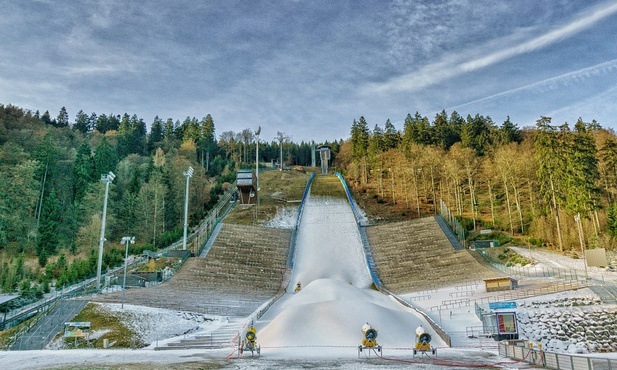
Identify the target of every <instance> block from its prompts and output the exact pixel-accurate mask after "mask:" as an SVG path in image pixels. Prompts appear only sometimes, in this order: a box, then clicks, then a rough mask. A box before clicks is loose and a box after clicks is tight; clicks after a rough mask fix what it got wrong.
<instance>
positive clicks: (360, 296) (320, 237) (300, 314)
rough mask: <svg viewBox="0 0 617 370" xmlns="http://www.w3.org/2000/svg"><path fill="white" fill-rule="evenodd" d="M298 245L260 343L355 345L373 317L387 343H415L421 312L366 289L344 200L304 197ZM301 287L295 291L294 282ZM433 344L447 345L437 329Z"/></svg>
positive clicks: (265, 319)
mask: <svg viewBox="0 0 617 370" xmlns="http://www.w3.org/2000/svg"><path fill="white" fill-rule="evenodd" d="M306 202H307V203H306V204H305V209H304V213H303V216H302V220H301V227H300V232H299V234H298V240H297V244H296V256H295V265H294V269H293V272H292V278H291V281H290V286H289V287H288V289H287V291H288V293H287V294H286V295H285V296H283V298H281V299H280V300H279V301H278V302H277V303H275V304H274V305H273V306H272V308H270V309H269V310H268V312H267V313H266V314H265V315H264V316H263V317H262V318H261V319H260V320H259V321H258V322H257V323H255V324H256V327H257V329H258V333H259V335H258V337H259V342H260V343H261V346H262V347H264V348H269V349H268V353H271V354H272V351H274V352H276V350H275V349H276V348H277V347H279V348H280V347H282V346H354V347H355V346H357V345H359V344H360V342H361V340H362V333H361V327H362V325H363V324H364V323H366V322H369V323H370V324H371V325H372V326H373V327H375V328H376V329H377V330H378V333H379V337H378V339H377V341H378V343H379V344H380V345H382V346H384V347H407V348H409V347H411V346H412V345H413V343H414V340H415V337H414V332H415V329H416V327H418V325H424V326H425V328H427V329H428V328H429V327H428V325H427V324H426V323H425V322H424V321H423V319H422V318H421V317H420V316H417V315H416V314H414V313H412V311H411V310H409V309H407V308H406V307H404V306H401V305H400V304H398V303H396V302H395V301H393V300H392V299H390V298H389V297H387V296H385V295H383V294H381V293H379V292H376V291H374V290H370V289H368V287H369V286H370V284H371V282H372V281H371V278H370V274H369V271H368V268H367V266H366V262H365V257H364V253H363V250H362V242H361V239H360V235H359V233H358V229H357V226H356V221H355V218H354V215H353V212H352V210H351V207H350V206H349V203H347V202H346V201H344V200H341V199H335V198H326V197H311V196H309V197H308V198H307V200H306ZM298 281H299V282H301V283H302V290H301V291H300V292H298V293H290V292H293V290H294V287H295V284H296V282H298ZM433 338H434V339H433V344H434V345H437V346H441V345H443V343H442V342H441V340H440V339H439V337H438V336H437V335H435V334H434V333H433Z"/></svg>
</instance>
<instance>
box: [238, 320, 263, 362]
mask: <svg viewBox="0 0 617 370" xmlns="http://www.w3.org/2000/svg"><path fill="white" fill-rule="evenodd" d="M244 351H251V356H254V355H255V353H257V356H259V355H260V352H261V349H260V348H259V344H257V329H255V327H254V326H253V325H251V326H250V327H249V328H248V329H247V330H246V334H245V335H244V339H242V341H240V345H239V346H238V353H239V354H240V355H242V354H243V353H244Z"/></svg>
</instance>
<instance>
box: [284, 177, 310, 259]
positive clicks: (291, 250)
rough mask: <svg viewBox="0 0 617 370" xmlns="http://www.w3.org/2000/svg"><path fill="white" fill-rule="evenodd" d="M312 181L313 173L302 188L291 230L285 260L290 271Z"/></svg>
mask: <svg viewBox="0 0 617 370" xmlns="http://www.w3.org/2000/svg"><path fill="white" fill-rule="evenodd" d="M313 179H315V172H313V173H312V174H311V176H310V177H309V179H308V180H307V182H306V186H305V187H304V193H302V201H301V202H300V208H299V209H298V216H297V217H296V225H295V226H294V228H293V230H292V232H291V233H292V235H291V240H290V242H289V256H288V258H287V266H289V268H290V269H292V268H293V266H294V262H295V259H296V242H297V241H298V228H299V227H300V221H301V220H302V213H303V212H304V203H305V201H306V197H307V196H308V194H309V191H310V190H311V185H312V184H313Z"/></svg>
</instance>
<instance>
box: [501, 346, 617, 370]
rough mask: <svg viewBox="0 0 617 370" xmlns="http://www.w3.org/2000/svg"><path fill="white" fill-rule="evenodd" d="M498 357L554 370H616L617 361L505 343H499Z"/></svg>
mask: <svg viewBox="0 0 617 370" xmlns="http://www.w3.org/2000/svg"><path fill="white" fill-rule="evenodd" d="M499 355H500V356H503V357H508V358H511V359H514V360H519V361H523V362H526V363H529V364H532V365H537V366H542V367H544V368H548V369H555V370H561V369H563V370H572V369H576V370H586V369H588V370H592V369H607V370H612V369H617V361H615V360H611V359H609V358H598V357H587V356H578V355H570V354H565V353H553V352H544V351H542V350H540V349H536V348H529V347H523V346H517V345H512V344H509V343H507V341H506V342H499Z"/></svg>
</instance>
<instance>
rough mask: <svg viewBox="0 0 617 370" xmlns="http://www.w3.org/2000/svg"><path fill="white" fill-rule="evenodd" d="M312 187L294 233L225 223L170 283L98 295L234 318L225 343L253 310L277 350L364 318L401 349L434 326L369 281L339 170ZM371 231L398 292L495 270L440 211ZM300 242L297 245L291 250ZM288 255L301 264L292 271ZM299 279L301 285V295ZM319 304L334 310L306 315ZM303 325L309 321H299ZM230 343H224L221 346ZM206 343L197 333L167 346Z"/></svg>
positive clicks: (338, 341)
mask: <svg viewBox="0 0 617 370" xmlns="http://www.w3.org/2000/svg"><path fill="white" fill-rule="evenodd" d="M307 194H308V195H307V196H306V199H305V201H304V203H303V205H302V207H304V211H303V214H302V217H301V218H300V224H299V225H297V226H298V227H297V231H296V234H295V236H294V234H293V230H292V229H280V228H271V227H261V226H247V225H238V224H231V223H225V222H223V224H222V228H221V229H220V231H219V233H218V234H216V233H215V236H214V237H215V239H214V241H213V242H212V241H210V243H211V245H212V246H211V248H210V249H209V252H208V253H207V255H206V256H205V257H192V258H190V259H189V260H188V261H186V262H185V264H184V265H183V266H182V267H181V268H180V270H179V271H178V272H176V274H175V275H174V276H173V277H172V278H171V279H169V280H168V281H166V282H164V283H162V284H160V285H158V286H154V287H149V288H144V289H134V290H128V291H126V292H125V294H124V296H123V295H122V292H116V293H110V294H104V295H100V296H98V297H97V298H96V301H98V302H113V303H120V302H122V301H124V303H127V304H133V305H142V306H149V307H157V308H166V309H173V310H181V311H189V312H199V313H206V314H213V315H222V316H226V317H228V318H232V321H234V324H233V325H231V324H230V325H229V327H228V328H227V329H229V330H227V329H225V330H227V332H226V333H221V337H225V338H226V339H225V340H228V339H231V337H233V331H235V332H236V333H237V331H238V330H241V327H240V326H241V325H238V323H239V322H240V321H242V320H241V318H244V320H246V318H247V317H252V318H253V319H255V320H257V321H256V322H255V325H256V326H257V327H258V330H260V332H261V336H260V338H261V339H262V343H263V344H269V345H270V346H271V347H270V348H271V349H274V348H276V346H277V345H282V344H283V343H295V344H296V345H324V343H322V342H320V343H308V342H305V339H302V338H308V337H311V336H310V335H308V334H307V336H306V337H305V336H302V335H300V336H298V335H297V333H302V332H306V333H309V332H311V331H313V330H317V331H319V332H322V333H329V334H328V335H327V337H328V338H329V340H330V342H328V343H325V344H327V345H331V346H341V345H348V344H349V342H350V339H349V338H350V337H352V338H353V337H356V336H357V333H355V331H356V330H358V328H359V327H360V326H362V324H363V323H364V322H365V321H366V320H371V321H372V323H375V324H377V325H378V326H381V327H383V328H384V331H385V332H386V333H388V334H389V335H390V337H388V334H385V335H386V336H385V337H384V338H383V340H384V343H385V344H386V345H390V346H393V347H397V346H400V345H401V344H404V343H406V342H407V341H409V335H410V334H409V333H412V332H413V330H415V327H416V326H418V325H420V324H422V325H425V326H428V325H427V324H428V323H427V322H426V321H424V320H425V318H423V317H421V315H418V314H413V313H410V312H409V308H406V307H404V306H402V305H400V304H398V303H395V302H394V301H392V300H390V299H389V298H388V297H387V296H386V295H384V294H382V293H379V292H377V291H375V290H373V289H371V288H370V287H371V285H372V284H373V283H374V282H375V281H374V279H373V278H372V277H371V272H370V271H369V268H368V266H367V264H366V256H365V251H364V250H363V246H362V237H361V235H360V232H359V229H358V223H357V220H356V218H355V216H354V213H353V212H352V207H351V205H350V203H349V201H348V196H347V195H345V191H344V187H343V185H342V184H341V181H340V180H339V179H338V178H337V177H336V176H323V175H322V176H316V177H315V181H313V183H312V185H311V189H310V192H308V193H307ZM365 229H366V234H367V235H368V241H369V244H370V249H371V250H372V254H373V257H374V261H375V265H376V273H377V275H378V278H379V280H380V281H381V282H382V284H383V286H384V287H385V288H386V289H389V290H390V291H391V292H393V293H397V294H402V293H410V292H413V291H417V290H421V289H425V288H427V286H428V285H427V284H430V286H431V287H435V286H436V285H447V284H451V283H454V282H455V281H456V282H460V281H462V280H470V279H478V278H481V277H485V276H491V275H492V274H494V273H493V272H492V271H491V270H489V269H488V268H486V267H485V266H483V265H481V264H480V263H478V262H477V261H476V260H475V259H474V258H473V257H472V256H471V255H469V253H468V252H467V251H455V249H454V248H453V246H452V245H451V244H450V242H449V240H448V238H447V237H446V235H445V234H444V233H443V231H442V230H441V229H440V227H439V225H438V224H437V222H436V221H435V219H434V218H425V219H419V220H413V221H408V222H396V223H390V224H383V225H379V226H370V227H366V228H365ZM292 239H293V242H295V244H294V245H295V252H293V255H292V256H289V254H290V245H291V246H294V245H292ZM291 250H294V249H291ZM290 257H291V258H290ZM288 260H289V261H294V262H293V266H294V267H293V270H290V266H288V264H287V261H288ZM297 282H301V283H302V291H301V292H299V293H294V287H295V284H296V283H297ZM285 292H286V293H287V294H284V293H285ZM276 296H280V297H281V298H280V299H278V301H277V302H276V303H274V305H272V307H271V308H269V309H268V310H267V311H266V312H265V314H264V316H263V318H262V319H261V321H260V320H259V319H260V318H261V315H262V314H263V313H264V310H263V306H264V305H265V304H266V303H267V302H271V300H272V299H273V298H274V297H276ZM341 302H342V303H341ZM260 307H261V309H260ZM316 307H319V308H316ZM360 307H361V309H360ZM257 311H260V314H259V315H255V313H256V312H257ZM315 311H319V312H328V314H327V315H316V316H310V318H307V317H305V315H306V314H307V313H308V312H315ZM354 311H355V312H356V314H355V315H350V312H354ZM234 318H235V319H234ZM386 318H387V319H386ZM253 319H251V320H253ZM356 321H357V322H356ZM299 322H302V323H303V324H302V325H303V326H301V327H298V326H297V325H298V324H297V323H299ZM335 328H336V330H335ZM332 330H335V331H333V332H331V331H332ZM435 338H437V336H436V335H435ZM225 340H223V339H221V341H219V344H220V346H224V345H223V343H224V342H225ZM354 341H355V339H354ZM442 344H443V343H442ZM203 345H204V344H203V343H202V342H200V340H199V338H198V339H195V340H192V341H184V342H180V343H172V344H171V345H168V346H167V347H160V348H159V349H171V348H195V347H196V346H203ZM199 348H209V347H207V346H204V347H199Z"/></svg>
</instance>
